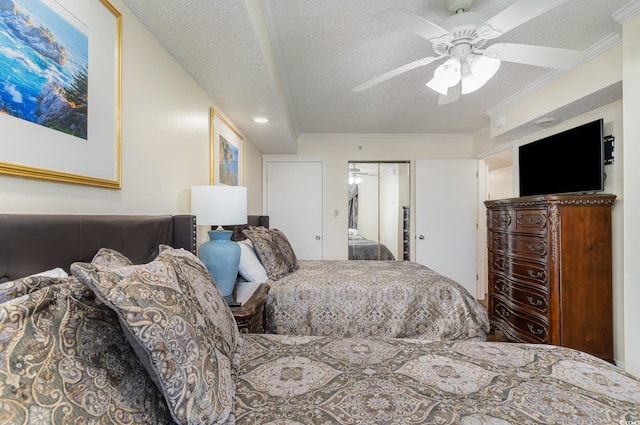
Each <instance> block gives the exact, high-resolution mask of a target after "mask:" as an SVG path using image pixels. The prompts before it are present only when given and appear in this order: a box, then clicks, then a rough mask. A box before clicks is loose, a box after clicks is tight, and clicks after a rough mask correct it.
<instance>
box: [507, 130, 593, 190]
mask: <svg viewBox="0 0 640 425" xmlns="http://www.w3.org/2000/svg"><path fill="white" fill-rule="evenodd" d="M603 136H604V135H603V120H602V119H599V120H596V121H593V122H590V123H587V124H583V125H581V126H578V127H575V128H572V129H570V130H566V131H563V132H562V133H558V134H554V135H552V136H549V137H545V138H544V139H540V140H537V141H535V142H531V143H528V144H526V145H522V146H520V148H519V166H520V173H519V175H520V196H533V195H552V194H562V193H590V192H601V191H603V190H604V137H603Z"/></svg>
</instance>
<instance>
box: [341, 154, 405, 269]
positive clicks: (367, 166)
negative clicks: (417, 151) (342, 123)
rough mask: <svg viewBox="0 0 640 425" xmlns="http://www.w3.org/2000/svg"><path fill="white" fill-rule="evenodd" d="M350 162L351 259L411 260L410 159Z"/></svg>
mask: <svg viewBox="0 0 640 425" xmlns="http://www.w3.org/2000/svg"><path fill="white" fill-rule="evenodd" d="M348 166H349V196H348V198H349V208H348V211H349V259H351V260H378V259H380V260H409V256H410V252H409V245H410V243H409V234H410V231H409V230H410V229H409V223H410V209H409V205H410V164H409V161H401V162H377V161H376V162H367V161H357V162H356V161H350V162H349V164H348Z"/></svg>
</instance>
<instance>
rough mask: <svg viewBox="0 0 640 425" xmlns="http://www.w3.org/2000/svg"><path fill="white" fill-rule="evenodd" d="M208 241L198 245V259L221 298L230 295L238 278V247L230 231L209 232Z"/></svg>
mask: <svg viewBox="0 0 640 425" xmlns="http://www.w3.org/2000/svg"><path fill="white" fill-rule="evenodd" d="M208 233H209V239H210V240H209V241H208V242H205V243H203V244H202V245H200V248H199V249H198V257H199V258H200V261H202V263H203V264H204V265H205V266H206V267H207V270H209V273H210V274H211V276H212V277H213V280H214V281H215V283H216V285H217V286H218V288H219V289H220V292H221V293H222V296H223V297H227V296H229V295H231V293H232V292H233V287H234V285H235V283H236V278H237V276H238V265H239V264H240V246H239V245H238V244H237V243H236V242H233V241H232V240H231V234H232V233H233V232H232V231H230V230H211V231H209V232H208Z"/></svg>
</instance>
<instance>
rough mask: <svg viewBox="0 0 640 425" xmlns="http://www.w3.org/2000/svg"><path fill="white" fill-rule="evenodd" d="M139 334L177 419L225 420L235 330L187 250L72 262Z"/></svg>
mask: <svg viewBox="0 0 640 425" xmlns="http://www.w3.org/2000/svg"><path fill="white" fill-rule="evenodd" d="M71 272H72V274H73V275H74V276H77V277H78V279H79V280H80V281H81V282H83V283H86V284H87V285H89V287H91V288H92V289H93V291H94V292H95V293H96V295H97V296H98V298H99V299H101V300H102V301H103V302H104V303H105V304H106V305H108V306H109V307H111V308H112V309H113V310H114V311H115V312H116V313H117V314H118V316H119V317H120V320H121V323H122V324H123V325H125V326H126V327H127V329H128V331H129V332H130V333H131V334H132V335H133V336H134V337H135V338H136V340H137V341H138V343H139V344H140V345H141V347H142V348H143V349H144V351H145V354H146V356H147V357H148V359H149V364H150V365H151V366H152V367H153V369H154V370H155V373H156V375H157V376H158V379H159V384H160V388H161V390H162V392H163V393H164V396H165V400H166V401H167V404H168V405H169V408H170V410H171V414H172V416H173V418H174V419H175V420H176V422H178V423H180V424H187V423H202V424H204V423H207V424H214V423H224V422H225V421H226V419H227V418H228V416H229V414H230V412H231V408H232V406H233V398H234V394H235V381H234V380H233V379H232V373H233V372H232V368H231V363H232V358H233V355H234V351H235V349H236V347H237V342H238V339H239V335H238V329H237V326H236V325H235V321H234V319H233V316H232V314H231V311H230V310H229V307H228V306H227V305H226V303H225V302H224V300H223V298H222V296H221V295H220V291H219V290H218V288H217V287H216V286H215V284H214V282H213V279H212V278H211V276H210V275H209V273H208V272H207V269H206V267H205V266H204V265H203V264H202V263H201V262H200V260H198V258H197V257H195V256H194V255H193V254H191V253H189V252H188V251H185V250H178V249H167V248H166V247H164V248H163V249H161V252H160V254H158V256H157V257H156V259H155V260H154V261H152V262H150V263H148V264H144V265H136V266H128V267H123V268H119V269H115V270H111V271H108V270H101V269H100V268H98V267H96V266H94V265H92V264H87V263H75V264H73V265H72V266H71Z"/></svg>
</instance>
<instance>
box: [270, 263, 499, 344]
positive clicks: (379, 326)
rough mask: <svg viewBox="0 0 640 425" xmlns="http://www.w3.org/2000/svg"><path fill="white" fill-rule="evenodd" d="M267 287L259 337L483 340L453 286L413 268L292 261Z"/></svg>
mask: <svg viewBox="0 0 640 425" xmlns="http://www.w3.org/2000/svg"><path fill="white" fill-rule="evenodd" d="M299 266H300V267H299V269H298V270H297V271H295V272H293V273H291V274H289V275H287V276H285V277H283V278H280V279H278V280H275V281H269V284H270V286H271V289H270V290H269V294H268V296H267V302H266V314H267V332H269V333H277V334H284V335H299V336H300V335H316V336H337V337H358V338H365V337H378V338H420V339H429V340H466V339H474V340H485V339H486V334H487V333H488V332H489V320H488V317H487V312H486V310H485V309H484V307H483V306H482V305H481V304H480V303H479V302H478V301H477V300H476V299H475V298H474V297H473V296H472V295H471V294H470V293H469V292H468V291H467V290H466V289H465V288H464V287H462V286H461V285H460V284H458V283H457V282H455V281H453V280H451V279H449V278H447V277H445V276H442V275H440V274H438V273H436V272H435V271H433V270H431V269H429V268H427V267H425V266H423V265H421V264H418V263H414V262H406V261H405V262H402V261H366V260H365V261H346V260H343V261H302V260H301V261H299Z"/></svg>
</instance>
